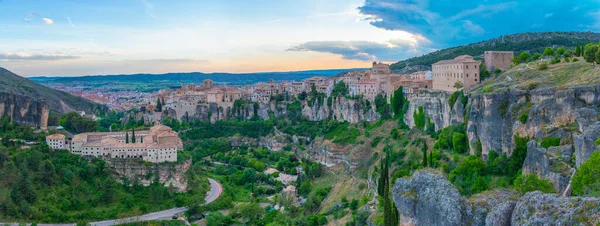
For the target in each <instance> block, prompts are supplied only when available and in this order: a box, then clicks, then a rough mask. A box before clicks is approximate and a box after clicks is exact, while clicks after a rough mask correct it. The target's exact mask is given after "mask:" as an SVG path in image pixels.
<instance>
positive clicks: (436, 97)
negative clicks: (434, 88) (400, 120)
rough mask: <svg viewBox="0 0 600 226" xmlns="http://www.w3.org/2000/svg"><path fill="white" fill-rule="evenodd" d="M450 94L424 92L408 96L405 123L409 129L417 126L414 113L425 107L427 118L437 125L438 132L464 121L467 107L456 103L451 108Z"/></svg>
mask: <svg viewBox="0 0 600 226" xmlns="http://www.w3.org/2000/svg"><path fill="white" fill-rule="evenodd" d="M449 97H450V94H448V93H446V92H424V93H419V94H411V95H408V96H407V100H408V101H409V104H408V111H406V114H405V115H404V123H406V125H408V126H409V127H411V128H412V127H414V126H415V120H414V117H413V113H414V112H415V111H417V110H418V109H419V107H423V110H424V111H425V117H428V118H430V119H431V122H432V123H434V124H435V129H436V130H441V129H442V128H444V127H446V126H450V125H454V124H457V123H462V122H463V121H464V108H465V106H464V105H463V104H462V103H461V102H460V101H456V102H455V103H454V105H453V106H450V104H449V103H448V99H449Z"/></svg>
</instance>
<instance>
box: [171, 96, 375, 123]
mask: <svg viewBox="0 0 600 226" xmlns="http://www.w3.org/2000/svg"><path fill="white" fill-rule="evenodd" d="M291 103H292V102H290V101H271V102H268V103H250V102H245V103H243V104H239V105H235V104H234V103H198V104H197V105H195V109H194V110H193V111H192V110H189V109H187V110H186V109H183V108H181V109H177V108H175V109H168V110H166V111H165V113H164V115H163V116H170V117H174V118H175V117H177V118H179V119H181V120H188V121H190V120H194V119H199V120H201V121H208V120H210V121H211V122H215V121H217V120H229V119H236V118H240V119H251V118H252V117H254V116H255V114H256V115H257V116H258V117H260V118H262V119H269V117H270V114H271V113H272V114H273V115H274V116H275V117H285V116H286V114H287V111H288V109H287V105H288V104H291ZM300 104H301V114H302V117H305V118H306V119H308V120H310V121H321V120H327V119H333V120H338V121H348V122H350V123H358V122H360V121H363V120H366V121H370V122H372V121H377V120H379V118H380V115H379V113H377V112H376V111H375V106H374V104H366V101H365V100H362V99H347V98H344V97H337V98H333V99H331V101H330V102H328V101H327V100H326V99H323V100H321V101H319V100H315V101H312V102H311V101H301V102H300ZM190 111H192V112H190Z"/></svg>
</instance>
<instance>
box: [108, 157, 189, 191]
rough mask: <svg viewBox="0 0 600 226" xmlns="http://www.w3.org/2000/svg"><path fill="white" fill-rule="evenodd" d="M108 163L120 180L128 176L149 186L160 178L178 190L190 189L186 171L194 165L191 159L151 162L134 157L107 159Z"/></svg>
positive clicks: (132, 180)
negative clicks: (181, 161)
mask: <svg viewBox="0 0 600 226" xmlns="http://www.w3.org/2000/svg"><path fill="white" fill-rule="evenodd" d="M107 163H108V165H109V166H110V167H111V170H112V173H113V177H115V179H117V180H118V181H123V180H124V178H126V179H127V180H129V182H130V183H133V182H134V181H139V183H140V184H142V185H144V186H147V185H150V184H151V183H152V182H153V181H155V180H156V179H157V178H158V180H159V183H161V184H164V185H165V186H170V185H171V186H173V187H174V188H176V189H177V191H180V192H181V191H186V190H187V189H188V185H187V179H186V178H185V172H186V171H187V170H188V169H189V168H190V166H191V165H192V160H191V159H189V160H187V161H185V162H183V163H181V164H176V163H160V164H151V163H145V162H143V161H140V160H133V159H107Z"/></svg>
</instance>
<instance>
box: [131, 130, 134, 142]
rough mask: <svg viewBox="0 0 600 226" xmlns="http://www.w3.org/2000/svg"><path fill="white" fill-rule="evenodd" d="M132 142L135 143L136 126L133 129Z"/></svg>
mask: <svg viewBox="0 0 600 226" xmlns="http://www.w3.org/2000/svg"><path fill="white" fill-rule="evenodd" d="M131 143H132V144H135V128H133V129H132V130H131Z"/></svg>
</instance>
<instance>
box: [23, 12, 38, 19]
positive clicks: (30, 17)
mask: <svg viewBox="0 0 600 226" xmlns="http://www.w3.org/2000/svg"><path fill="white" fill-rule="evenodd" d="M37 15H38V14H37V13H36V12H35V11H31V12H29V14H27V16H26V17H25V18H24V19H23V20H24V21H25V22H31V20H33V18H35V17H36V16H37Z"/></svg>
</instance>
